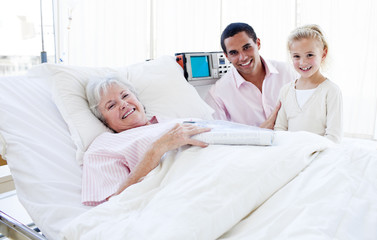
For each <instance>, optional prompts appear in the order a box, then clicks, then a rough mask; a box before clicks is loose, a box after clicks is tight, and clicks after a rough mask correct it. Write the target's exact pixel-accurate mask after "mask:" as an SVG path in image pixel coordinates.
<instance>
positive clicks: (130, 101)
mask: <svg viewBox="0 0 377 240" xmlns="http://www.w3.org/2000/svg"><path fill="white" fill-rule="evenodd" d="M98 108H99V110H100V112H101V113H102V115H103V116H104V118H105V121H106V124H107V125H108V126H109V127H110V128H112V129H113V130H114V131H115V132H122V131H124V130H128V129H131V128H135V127H140V126H144V125H146V124H147V123H148V119H147V117H146V115H145V112H144V107H143V105H142V104H141V103H140V102H139V100H138V99H137V98H136V96H135V95H134V94H133V93H132V92H131V91H130V90H129V89H128V88H126V87H123V86H119V85H117V84H112V85H111V86H110V87H109V88H108V90H107V93H106V94H102V98H101V101H100V103H99V106H98Z"/></svg>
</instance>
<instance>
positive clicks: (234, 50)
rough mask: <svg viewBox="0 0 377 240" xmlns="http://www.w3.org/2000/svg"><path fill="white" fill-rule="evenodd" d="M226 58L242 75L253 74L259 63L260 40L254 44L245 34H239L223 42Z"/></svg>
mask: <svg viewBox="0 0 377 240" xmlns="http://www.w3.org/2000/svg"><path fill="white" fill-rule="evenodd" d="M224 44H225V47H226V51H227V52H226V53H225V55H226V57H227V58H228V60H229V61H230V62H231V63H232V64H233V66H234V67H235V68H236V69H237V70H238V72H239V73H240V74H241V75H242V76H245V75H249V74H252V73H253V72H255V71H256V70H255V69H256V68H257V65H258V64H259V62H260V57H259V49H260V40H259V38H258V39H257V42H256V43H255V42H254V41H253V39H252V38H250V37H249V36H248V35H247V34H246V32H239V33H237V34H235V35H234V36H232V37H228V38H226V39H225V40H224Z"/></svg>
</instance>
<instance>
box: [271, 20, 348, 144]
mask: <svg viewBox="0 0 377 240" xmlns="http://www.w3.org/2000/svg"><path fill="white" fill-rule="evenodd" d="M288 51H289V54H290V57H291V60H292V63H293V66H294V68H295V70H296V71H297V72H298V73H299V75H300V77H299V78H298V79H296V81H294V82H292V83H289V84H287V85H285V86H284V87H283V88H282V89H281V90H280V96H279V99H280V101H281V108H280V110H279V113H278V116H277V119H276V123H275V128H274V129H275V130H285V131H309V132H313V133H316V134H319V135H322V136H324V137H326V138H328V139H330V140H332V141H334V142H340V141H341V138H342V132H343V130H342V125H343V124H342V122H343V120H342V112H343V110H342V108H343V106H342V105H343V103H342V93H341V91H340V89H339V87H338V86H337V85H336V84H335V83H333V82H331V81H330V80H329V79H328V78H327V77H325V76H324V75H323V74H322V73H321V65H322V64H323V63H324V62H325V59H326V56H327V53H328V44H327V41H326V40H325V38H324V36H323V34H322V31H321V29H320V28H319V26H317V25H305V26H302V27H299V28H297V29H295V30H294V31H292V32H291V34H290V35H289V37H288Z"/></svg>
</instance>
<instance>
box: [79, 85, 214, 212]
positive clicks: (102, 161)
mask: <svg viewBox="0 0 377 240" xmlns="http://www.w3.org/2000/svg"><path fill="white" fill-rule="evenodd" d="M86 94H87V98H88V102H89V106H90V109H91V110H92V112H93V114H94V115H95V116H96V117H97V118H98V119H100V120H101V121H102V122H103V123H104V124H106V126H108V127H109V128H111V129H112V130H113V131H114V132H115V133H108V132H106V133H103V134H101V135H100V136H98V137H97V138H96V139H95V140H94V141H93V143H92V144H91V145H90V147H89V149H88V150H87V152H86V153H85V156H84V163H83V183H82V184H83V191H82V202H83V204H85V205H92V206H93V205H98V204H100V203H102V202H104V201H106V200H107V199H109V198H110V197H111V196H114V195H117V194H119V193H121V192H122V191H123V190H125V189H126V188H127V187H129V186H131V185H132V184H135V183H137V182H139V181H141V180H142V178H143V177H145V176H146V175H147V174H148V173H149V172H150V171H152V170H153V169H154V168H155V167H156V166H158V164H159V163H160V160H161V158H162V157H163V155H164V154H165V153H166V152H168V151H170V150H173V149H176V148H179V147H181V146H183V145H187V144H189V145H194V146H199V147H206V146H208V144H206V143H204V142H201V141H197V140H194V139H191V136H193V135H195V134H199V133H203V132H207V131H210V129H209V128H200V127H197V126H194V125H191V124H181V123H177V121H167V122H166V121H165V122H161V121H160V119H158V118H157V117H156V116H154V117H153V118H151V119H148V118H147V116H146V114H145V110H144V106H143V105H142V104H141V103H140V101H139V100H138V98H137V97H136V94H135V92H134V91H133V88H132V87H131V86H130V85H128V84H126V83H124V82H120V81H118V80H116V79H113V78H112V79H105V80H101V81H90V82H89V84H88V86H87V88H86Z"/></svg>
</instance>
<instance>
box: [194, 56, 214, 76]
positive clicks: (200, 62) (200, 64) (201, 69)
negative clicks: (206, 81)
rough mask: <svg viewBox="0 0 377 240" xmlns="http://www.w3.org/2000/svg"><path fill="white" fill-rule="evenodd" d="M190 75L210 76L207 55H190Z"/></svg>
mask: <svg viewBox="0 0 377 240" xmlns="http://www.w3.org/2000/svg"><path fill="white" fill-rule="evenodd" d="M190 60H191V69H192V77H193V78H200V77H210V76H211V75H210V72H209V61H208V56H190Z"/></svg>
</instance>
